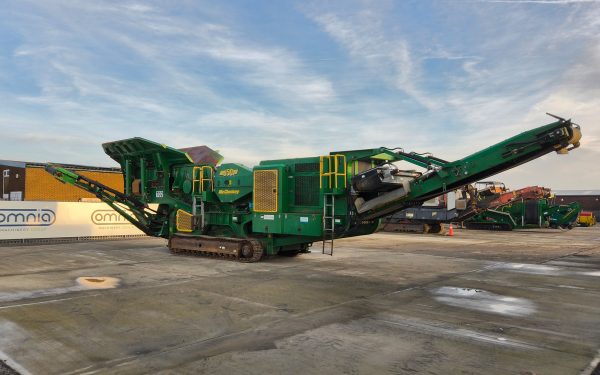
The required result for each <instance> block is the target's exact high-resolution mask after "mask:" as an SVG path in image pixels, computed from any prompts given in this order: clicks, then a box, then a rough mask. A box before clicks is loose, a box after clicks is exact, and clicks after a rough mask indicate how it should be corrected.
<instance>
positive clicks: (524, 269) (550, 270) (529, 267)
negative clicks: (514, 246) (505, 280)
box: [490, 263, 600, 276]
mask: <svg viewBox="0 0 600 375" xmlns="http://www.w3.org/2000/svg"><path fill="white" fill-rule="evenodd" d="M565 265H566V264H565ZM573 268H575V269H573ZM577 268H579V269H581V268H585V265H582V266H574V267H558V266H548V265H544V264H528V263H497V264H494V265H493V266H492V267H491V268H490V269H499V270H508V271H514V272H520V273H528V274H531V275H548V276H570V275H582V276H600V271H579V270H578V269H577Z"/></svg>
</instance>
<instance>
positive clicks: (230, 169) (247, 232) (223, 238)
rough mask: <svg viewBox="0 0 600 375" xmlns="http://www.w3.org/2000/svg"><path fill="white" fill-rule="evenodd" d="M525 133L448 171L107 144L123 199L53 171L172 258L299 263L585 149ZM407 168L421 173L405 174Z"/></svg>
mask: <svg viewBox="0 0 600 375" xmlns="http://www.w3.org/2000/svg"><path fill="white" fill-rule="evenodd" d="M557 120H558V121H556V122H553V123H551V124H548V125H545V126H541V127H539V128H536V129H533V130H529V131H526V132H524V133H521V134H519V135H516V136H514V137H512V138H509V139H507V140H505V141H502V142H500V143H498V144H496V145H494V146H491V147H488V148H486V149H484V150H481V151H479V152H476V153H474V154H472V155H470V156H467V157H465V158H463V159H459V160H456V161H452V162H448V161H445V160H442V159H439V158H437V157H434V156H431V155H429V154H417V153H414V152H411V153H407V152H404V151H403V150H402V149H398V148H396V149H389V148H385V147H381V148H374V149H366V150H352V151H336V152H331V153H330V154H329V155H325V156H316V157H307V158H298V159H283V160H266V161H262V162H260V164H259V165H257V166H255V167H253V168H248V167H246V166H244V165H241V164H234V163H225V164H220V162H221V159H222V158H221V156H220V155H219V154H218V153H216V152H215V151H213V150H211V149H209V148H208V147H206V146H201V147H194V148H189V149H183V150H177V149H173V148H170V147H167V146H164V145H161V144H158V143H154V142H151V141H148V140H145V139H142V138H131V139H126V140H122V141H116V142H110V143H106V144H104V145H103V147H104V151H105V152H106V153H107V154H108V155H109V156H110V157H111V158H113V159H114V160H116V161H117V162H118V163H119V164H120V165H121V168H122V170H123V175H124V182H125V186H124V193H121V192H118V191H115V190H113V189H111V188H109V187H107V186H104V185H102V184H100V183H98V182H96V181H93V180H90V179H88V178H86V177H84V176H81V175H78V174H75V173H73V172H71V171H69V170H66V169H64V168H61V167H59V166H55V165H52V164H48V165H47V167H46V170H47V171H48V172H50V173H52V174H53V175H54V176H55V177H56V178H58V179H59V180H60V181H62V182H66V183H70V184H73V185H75V186H78V187H80V188H82V189H84V190H87V191H89V192H92V193H93V194H95V195H96V196H97V197H98V198H100V199H101V200H102V201H104V202H106V203H107V204H108V205H110V206H111V207H112V208H114V209H115V210H116V211H118V212H119V213H120V214H122V215H123V216H124V217H125V218H127V219H128V220H129V221H130V222H131V223H133V224H134V225H135V226H137V227H138V228H139V229H141V230H142V231H144V232H145V233H146V234H148V235H150V236H157V237H163V238H166V239H168V240H169V248H170V249H171V250H172V251H173V252H188V253H197V254H207V255H218V256H223V257H231V258H235V259H238V260H240V261H245V262H254V261H258V260H260V259H261V258H262V257H263V256H264V255H274V254H288V255H295V254H298V253H301V252H306V251H307V250H308V248H309V247H310V246H311V245H312V243H313V242H316V241H323V249H322V250H323V252H324V253H327V254H332V253H333V240H334V239H335V238H341V237H351V236H359V235H364V234H370V233H373V232H374V231H375V230H376V229H377V227H378V224H379V219H380V218H382V217H385V216H388V215H390V214H392V213H394V212H396V211H399V210H402V209H404V208H407V207H411V206H417V205H420V204H422V203H423V202H424V201H426V200H428V199H431V198H432V197H435V196H437V195H440V194H444V193H445V192H446V191H449V190H453V189H456V188H459V187H461V186H463V185H465V184H469V183H473V182H475V181H479V180H481V179H483V178H486V177H488V176H492V175H494V174H496V173H499V172H501V171H504V170H507V169H510V168H513V167H515V166H517V165H519V164H523V163H526V162H528V161H530V160H533V159H535V158H538V157H540V156H542V155H545V154H547V153H549V152H552V151H556V152H558V153H560V154H562V153H566V152H568V151H569V150H571V149H574V148H576V147H578V146H579V140H580V138H581V131H580V128H579V126H578V125H576V124H574V123H572V122H571V121H570V120H565V119H562V118H557ZM397 161H406V162H409V163H412V164H413V165H416V166H418V167H421V169H423V170H424V171H423V172H416V171H414V170H399V169H398V168H397V167H396V166H395V165H394V164H393V162H397Z"/></svg>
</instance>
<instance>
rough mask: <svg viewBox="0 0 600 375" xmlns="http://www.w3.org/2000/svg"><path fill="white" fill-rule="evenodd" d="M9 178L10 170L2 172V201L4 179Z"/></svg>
mask: <svg viewBox="0 0 600 375" xmlns="http://www.w3.org/2000/svg"><path fill="white" fill-rule="evenodd" d="M9 176H10V169H5V170H3V171H2V200H4V179H5V178H6V177H9Z"/></svg>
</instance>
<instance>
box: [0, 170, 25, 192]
mask: <svg viewBox="0 0 600 375" xmlns="http://www.w3.org/2000/svg"><path fill="white" fill-rule="evenodd" d="M5 170H8V171H9V172H8V177H4V178H2V180H1V181H0V182H1V183H2V184H3V188H0V189H2V193H4V194H5V196H6V199H7V200H8V199H10V195H11V194H10V193H13V197H14V196H15V195H17V196H18V195H19V192H20V195H21V199H22V195H23V191H25V168H24V166H23V167H19V166H18V165H0V177H2V176H3V172H4V171H5ZM2 193H0V194H2ZM0 198H2V195H0Z"/></svg>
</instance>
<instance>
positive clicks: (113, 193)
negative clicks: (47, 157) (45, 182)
mask: <svg viewBox="0 0 600 375" xmlns="http://www.w3.org/2000/svg"><path fill="white" fill-rule="evenodd" d="M45 169H46V171H47V172H48V173H50V174H51V175H53V176H54V177H55V178H56V179H57V180H59V181H60V182H62V183H66V184H70V185H73V186H76V187H78V188H80V189H83V190H85V191H87V192H90V193H92V194H94V195H95V196H96V197H98V199H100V200H101V201H103V202H104V203H106V204H108V205H109V206H111V207H112V208H113V209H114V210H115V211H117V212H118V213H119V214H121V215H123V217H125V218H126V219H127V220H128V221H129V222H131V223H132V224H133V225H135V226H136V227H137V228H138V229H140V230H141V231H142V232H144V233H146V234H147V235H149V236H162V233H161V232H162V231H163V221H162V220H160V219H158V215H157V213H156V212H155V211H154V210H151V209H150V208H148V206H147V205H146V204H144V203H142V202H140V201H139V200H137V199H135V198H133V197H131V196H127V195H125V194H123V193H121V192H119V191H117V190H114V189H112V188H110V187H108V186H106V185H104V184H101V183H100V182H97V181H94V180H91V179H89V178H87V177H85V176H82V175H79V174H77V173H75V172H73V171H70V170H68V169H65V168H61V167H58V166H56V165H53V164H46V167H45ZM123 206H125V207H127V208H124V207H123ZM165 225H166V224H165Z"/></svg>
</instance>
